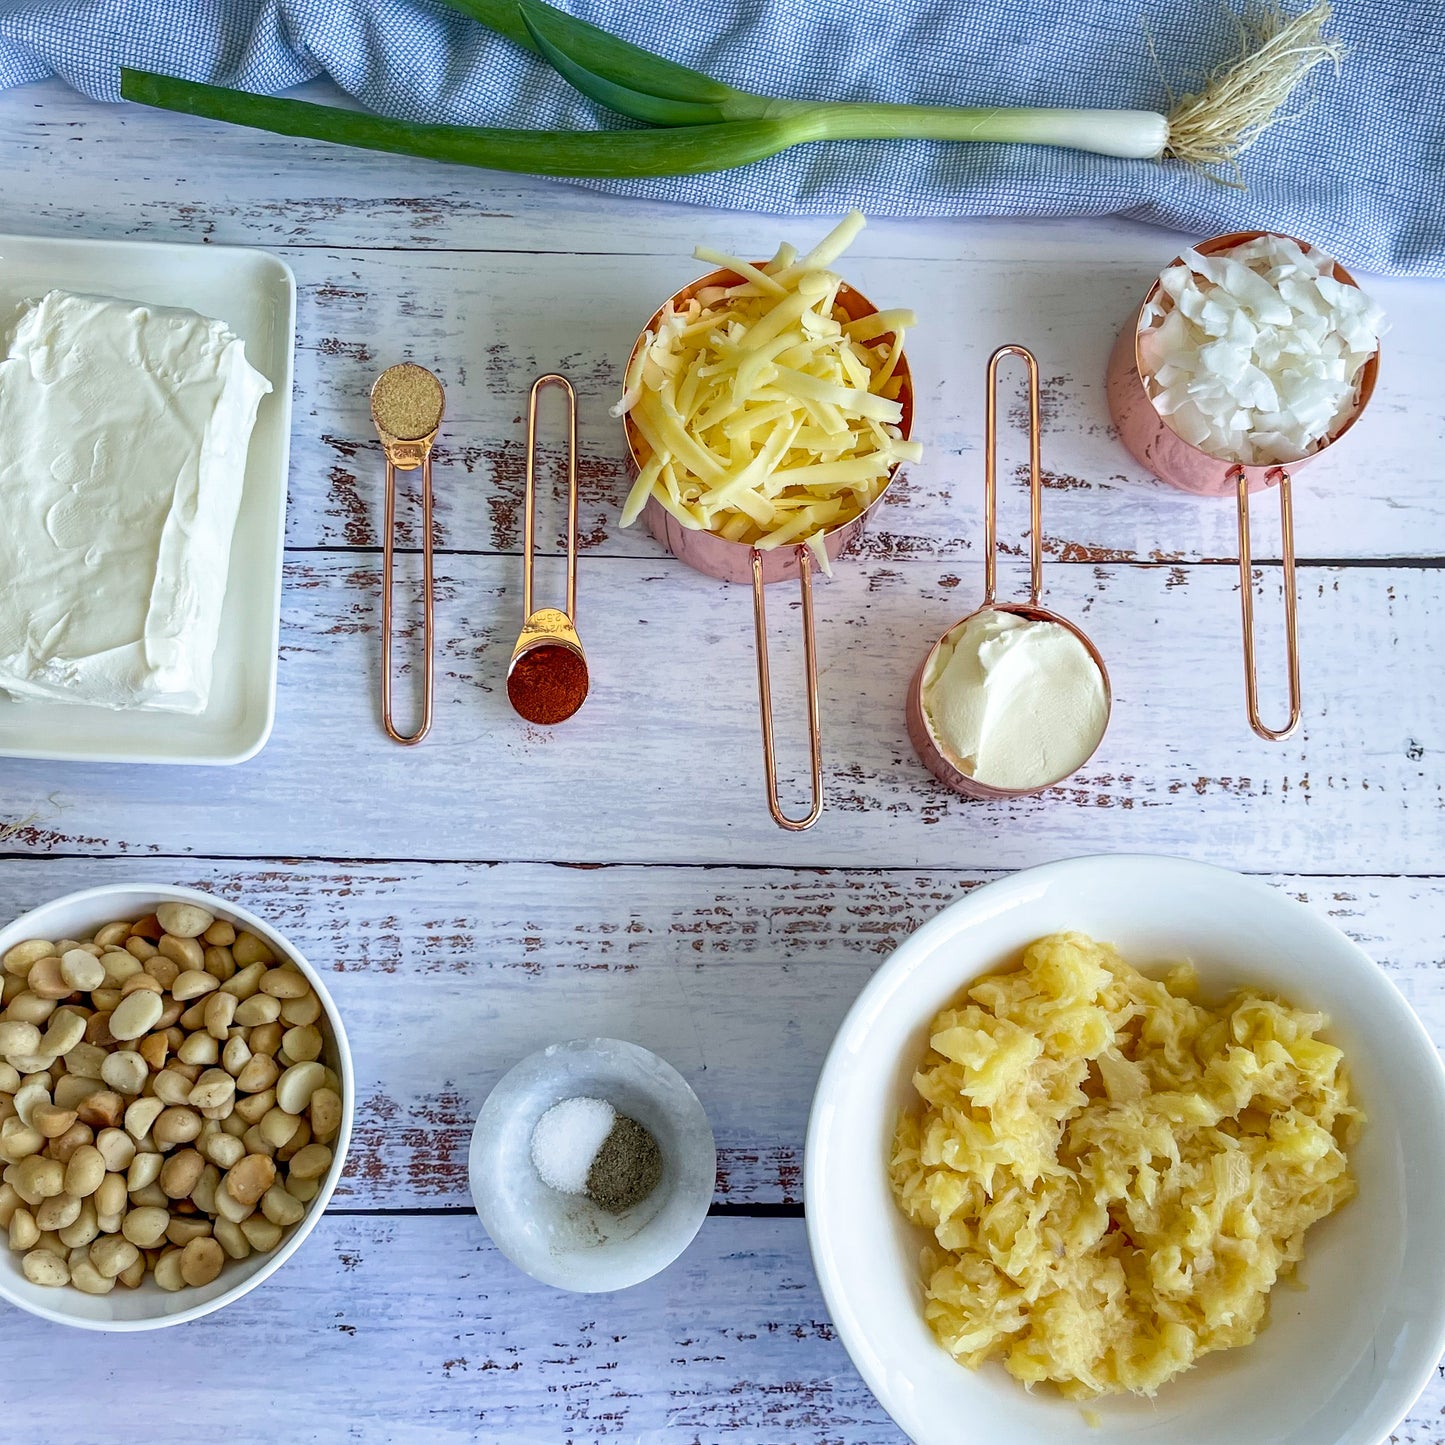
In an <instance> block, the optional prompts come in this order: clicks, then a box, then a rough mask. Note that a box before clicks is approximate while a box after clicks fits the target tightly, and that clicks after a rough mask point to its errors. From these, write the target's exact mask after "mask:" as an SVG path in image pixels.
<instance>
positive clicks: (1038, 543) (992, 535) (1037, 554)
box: [983, 344, 1044, 607]
mask: <svg viewBox="0 0 1445 1445" xmlns="http://www.w3.org/2000/svg"><path fill="white" fill-rule="evenodd" d="M1006 356H1017V357H1018V358H1019V359H1020V360H1021V361H1022V362H1023V364H1024V366H1025V367H1026V368H1027V370H1028V379H1029V602H1030V603H1031V604H1032V605H1033V606H1034V607H1037V606H1038V605H1039V597H1040V595H1041V594H1042V592H1043V590H1044V539H1043V464H1042V461H1041V460H1040V455H1039V430H1040V424H1039V364H1038V362H1037V361H1036V360H1034V354H1033V352H1032V351H1030V350H1029V349H1028V348H1027V347H1026V346H1018V345H1016V344H1010V345H1008V346H1000V347H999V349H998V350H997V351H995V352H994V354H993V355H992V356H990V357H989V359H988V397H987V399H986V401H985V403H984V415H983V531H984V546H985V547H986V548H987V549H988V550H987V553H986V555H985V557H984V562H983V592H984V596H983V605H984V606H985V607H991V606H992V605H993V598H994V591H995V588H996V587H997V585H998V368H999V363H1000V362H1001V361H1002V360H1003V359H1004V357H1006Z"/></svg>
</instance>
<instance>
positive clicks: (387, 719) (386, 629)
mask: <svg viewBox="0 0 1445 1445" xmlns="http://www.w3.org/2000/svg"><path fill="white" fill-rule="evenodd" d="M421 517H422V521H421V525H422V548H421V555H422V578H423V580H422V591H423V597H424V599H425V600H424V610H423V627H422V639H423V641H422V645H423V647H424V648H425V653H426V664H425V666H426V671H425V674H424V678H423V683H422V704H421V726H420V727H419V728H417V730H416V731H415V732H414V733H412V734H411V735H410V736H408V735H407V734H405V733H401V732H398V731H397V728H396V724H395V723H394V722H393V721H392V717H391V590H392V572H393V565H392V563H393V549H394V545H395V541H396V468H395V467H394V466H393V465H392V463H391V459H390V457H388V458H387V463H386V538H385V541H384V543H383V545H382V551H381V556H382V562H381V572H382V577H381V721H382V725H383V726H384V727H385V728H386V732H387V736H388V737H390V738H392V739H393V740H394V741H396V742H399V743H403V744H406V745H407V746H410V745H411V744H413V743H419V742H420V741H421V740H422V739H423V738H424V737H425V736H426V735H427V733H428V732H430V731H431V717H432V623H433V620H434V616H435V608H434V601H433V587H432V542H431V530H432V529H431V453H430V452H429V451H428V452H427V454H426V455H425V456H424V457H423V459H422V464H421Z"/></svg>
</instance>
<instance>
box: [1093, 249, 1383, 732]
mask: <svg viewBox="0 0 1445 1445" xmlns="http://www.w3.org/2000/svg"><path fill="white" fill-rule="evenodd" d="M1261 236H1278V237H1280V238H1281V239H1283V240H1289V241H1294V242H1295V244H1296V245H1298V246H1299V247H1300V248H1301V249H1309V248H1308V247H1307V246H1306V243H1305V242H1303V241H1300V240H1298V239H1297V238H1296V237H1293V236H1286V235H1285V234H1284V232H1282V231H1236V232H1234V233H1232V234H1231V235H1227V236H1215V237H1214V238H1213V239H1212V240H1208V241H1202V242H1200V244H1199V245H1197V246H1195V247H1194V249H1195V250H1196V251H1197V252H1199V254H1200V255H1202V256H1211V255H1214V254H1215V253H1216V252H1219V251H1228V250H1230V249H1232V248H1233V247H1235V246H1242V245H1244V244H1245V243H1246V242H1248V241H1255V240H1258V239H1259V238H1260V237H1261ZM1169 264H1170V265H1171V266H1179V265H1183V264H1184V258H1183V257H1182V256H1176V257H1175V258H1174V260H1173V261H1171V262H1170V263H1169ZM1164 269H1165V270H1167V269H1168V267H1165V268H1164ZM1333 274H1334V277H1335V279H1336V280H1337V281H1339V282H1341V283H1342V284H1343V285H1346V286H1355V285H1356V284H1357V283H1356V281H1355V278H1354V277H1353V276H1351V275H1350V273H1349V272H1348V271H1346V270H1345V268H1344V267H1343V266H1341V265H1340V264H1339V262H1335V263H1334V273H1333ZM1161 295H1162V287H1161V284H1160V281H1159V280H1157V279H1156V280H1155V282H1154V284H1153V286H1151V287H1150V288H1149V292H1148V294H1147V295H1146V296H1145V297H1144V300H1143V301H1142V302H1141V303H1140V305H1139V309H1138V310H1137V311H1135V312H1134V313H1133V315H1132V316H1131V317H1130V318H1129V320H1128V322H1127V323H1126V324H1125V326H1124V329H1123V330H1122V331H1121V332H1120V333H1119V337H1118V340H1117V341H1115V343H1114V349H1113V352H1112V354H1111V355H1110V357H1109V370H1108V375H1107V379H1106V391H1107V394H1108V398H1109V414H1110V416H1111V417H1112V418H1113V420H1114V425H1115V426H1117V427H1118V428H1119V439H1120V440H1121V441H1122V442H1123V443H1124V445H1125V446H1126V447H1127V448H1128V449H1129V451H1130V453H1131V454H1132V455H1133V457H1134V459H1135V460H1136V461H1137V462H1139V464H1140V465H1141V466H1144V467H1146V468H1147V469H1148V470H1149V471H1150V472H1152V473H1153V474H1154V475H1155V476H1156V477H1158V478H1159V480H1160V481H1161V482H1167V483H1168V484H1169V485H1170V486H1171V487H1178V488H1179V489H1180V490H1181V491H1185V492H1193V493H1195V494H1196V495H1198V496H1202V497H1227V496H1230V495H1233V496H1234V498H1235V505H1236V508H1237V510H1238V516H1239V606H1240V618H1241V622H1242V625H1243V632H1244V693H1245V703H1246V706H1247V708H1248V711H1249V725H1250V727H1252V728H1253V729H1254V730H1255V732H1256V733H1258V734H1259V736H1260V737H1262V738H1265V739H1267V740H1268V741H1270V742H1279V741H1281V740H1282V739H1284V738H1287V737H1289V735H1290V734H1291V733H1292V732H1294V730H1295V729H1296V728H1297V727H1298V726H1299V721H1300V713H1301V694H1300V674H1299V628H1298V621H1297V617H1296V594H1295V551H1294V499H1293V497H1292V495H1291V492H1290V475H1291V472H1294V471H1298V470H1299V468H1300V467H1302V466H1304V464H1305V463H1306V462H1310V461H1313V460H1314V459H1315V458H1316V457H1318V456H1322V455H1323V454H1324V453H1325V452H1326V451H1328V450H1329V448H1330V447H1332V446H1333V445H1334V444H1335V443H1336V442H1337V441H1339V439H1340V438H1341V437H1342V436H1344V434H1345V433H1346V432H1347V431H1349V429H1350V428H1351V427H1352V426H1353V425H1354V424H1355V422H1356V421H1357V420H1358V419H1359V417H1360V414H1361V413H1362V412H1363V411H1364V409H1365V406H1366V405H1367V403H1368V402H1369V400H1370V396H1371V395H1372V393H1373V392H1374V390H1375V381H1376V379H1377V377H1378V376H1379V371H1380V354H1379V352H1378V351H1376V353H1375V355H1374V356H1372V357H1371V358H1370V359H1369V360H1368V361H1367V362H1366V363H1365V365H1364V369H1363V370H1362V371H1361V373H1360V379H1359V382H1358V395H1357V398H1356V401H1355V408H1354V410H1353V411H1352V412H1351V413H1350V414H1349V416H1347V417H1346V418H1345V420H1344V421H1343V422H1342V423H1341V424H1340V426H1338V427H1337V428H1336V429H1335V431H1334V432H1333V433H1332V434H1331V435H1330V436H1328V437H1327V438H1326V439H1325V440H1324V441H1323V442H1321V443H1320V445H1319V446H1318V447H1317V448H1316V449H1315V450H1314V451H1312V452H1310V453H1309V455H1308V456H1304V457H1301V458H1300V459H1299V460H1298V461H1294V462H1290V463H1289V465H1288V467H1285V466H1282V465H1280V464H1279V463H1277V462H1272V463H1269V464H1266V465H1254V466H1246V465H1245V464H1244V463H1241V462H1229V461H1222V460H1220V459H1219V458H1218V457H1213V456H1210V454H1209V453H1208V452H1205V451H1201V450H1200V449H1199V448H1198V447H1196V446H1192V445H1191V444H1190V443H1189V442H1186V441H1185V440H1184V439H1183V438H1182V437H1180V436H1179V435H1178V434H1177V433H1176V432H1175V431H1174V430H1173V429H1172V428H1171V427H1170V425H1169V420H1168V418H1167V417H1164V416H1161V415H1160V414H1159V412H1158V411H1156V410H1155V407H1154V403H1153V401H1152V400H1151V398H1150V396H1149V392H1148V389H1147V388H1146V386H1145V384H1144V365H1143V360H1142V358H1141V357H1140V355H1139V337H1140V327H1141V325H1142V324H1143V322H1144V318H1145V316H1146V314H1147V312H1148V308H1149V307H1150V306H1151V305H1152V304H1168V298H1167V297H1165V298H1164V301H1163V303H1161V301H1160V298H1161ZM1275 486H1277V487H1278V488H1279V509H1280V531H1281V545H1280V556H1281V560H1282V562H1283V573H1284V578H1283V580H1284V625H1285V657H1286V667H1287V669H1288V677H1289V717H1288V719H1287V720H1286V722H1285V725H1284V726H1283V727H1281V728H1271V727H1268V726H1266V724H1265V722H1264V720H1263V719H1262V718H1261V717H1260V713H1259V682H1258V671H1257V668H1256V665H1255V656H1254V581H1253V577H1252V575H1251V572H1252V569H1251V563H1250V546H1249V494H1250V493H1251V492H1259V491H1263V490H1264V489H1265V488H1267V487H1275Z"/></svg>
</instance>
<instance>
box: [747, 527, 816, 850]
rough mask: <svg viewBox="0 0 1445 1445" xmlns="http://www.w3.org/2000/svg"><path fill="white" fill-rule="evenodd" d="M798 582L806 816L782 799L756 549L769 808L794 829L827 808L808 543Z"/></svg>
mask: <svg viewBox="0 0 1445 1445" xmlns="http://www.w3.org/2000/svg"><path fill="white" fill-rule="evenodd" d="M796 551H797V557H798V585H799V586H800V588H801V589H802V593H803V666H804V667H805V668H806V669H807V673H808V747H809V751H810V754H811V757H812V764H813V806H812V808H811V809H810V810H809V812H808V814H807V816H806V817H803V818H790V817H788V815H787V814H786V813H784V812H783V805H782V803H781V802H779V800H778V764H777V759H776V757H775V756H774V754H773V689H772V685H771V683H770V681H769V677H768V612H767V603H766V602H765V601H764V600H763V554H762V553H761V552H760V551H758V549H757V548H756V547H754V548H753V549H752V562H753V625H754V627H755V629H756V634H757V637H756V641H757V653H758V705H759V706H760V708H761V709H762V715H763V770H764V772H765V773H766V775H767V780H768V811H769V812H770V813H771V814H772V815H773V822H775V823H776V824H777V825H778V827H780V828H786V829H787V830H788V831H789V832H790V833H801V832H802V831H803V830H804V829H805V828H811V827H812V826H813V824H814V823H816V822H817V821H818V819H819V817H820V816H821V815H822V812H823V745H822V741H821V739H820V737H819V732H818V653H817V643H816V638H815V636H814V631H813V558H812V554H811V553H810V552H809V551H808V548H807V547H806V546H800V547H798V548H797V549H796Z"/></svg>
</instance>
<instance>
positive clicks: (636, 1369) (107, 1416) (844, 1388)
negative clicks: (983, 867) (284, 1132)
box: [0, 1215, 1445, 1445]
mask: <svg viewBox="0 0 1445 1445" xmlns="http://www.w3.org/2000/svg"><path fill="white" fill-rule="evenodd" d="M0 1349H3V1351H4V1354H5V1359H6V1363H7V1371H6V1381H7V1383H6V1405H7V1409H8V1411H9V1413H10V1416H11V1418H17V1419H20V1418H23V1419H25V1420H26V1421H27V1428H26V1433H25V1439H26V1441H27V1445H69V1442H70V1441H73V1440H87V1439H95V1438H104V1437H106V1436H107V1435H108V1433H109V1432H110V1430H111V1428H112V1427H111V1424H110V1422H111V1421H112V1420H113V1418H114V1401H115V1399H116V1398H117V1397H116V1395H115V1394H114V1393H113V1392H114V1391H115V1390H121V1389H125V1388H126V1383H125V1382H127V1381H129V1382H132V1384H131V1388H132V1389H133V1388H134V1385H133V1382H134V1381H136V1380H151V1381H155V1382H158V1383H159V1384H160V1385H161V1386H162V1387H163V1389H164V1402H163V1404H162V1405H161V1406H159V1407H158V1408H155V1409H153V1410H151V1411H150V1412H149V1413H148V1416H147V1423H146V1437H147V1439H150V1440H154V1441H156V1442H157V1445H172V1442H174V1445H184V1442H190V1441H193V1440H196V1439H197V1438H211V1437H215V1438H224V1439H226V1440H230V1441H237V1442H242V1445H251V1442H257V1445H260V1442H263V1441H273V1440H277V1439H285V1440H288V1441H300V1440H308V1441H318V1442H330V1441H343V1440H344V1441H348V1442H373V1441H374V1442H392V1441H399V1440H422V1439H425V1440H427V1441H429V1442H431V1441H435V1442H458V1445H461V1442H467V1445H470V1442H473V1441H479V1440H480V1441H488V1442H490V1441H502V1440H506V1441H508V1442H548V1445H550V1442H555V1441H558V1440H577V1441H586V1440H594V1441H596V1440H610V1439H617V1440H626V1441H637V1442H642V1445H662V1442H667V1445H679V1442H693V1445H708V1442H714V1441H719V1440H740V1441H757V1442H767V1445H784V1442H786V1445H808V1442H816V1445H884V1442H887V1445H895V1442H898V1445H902V1442H903V1439H904V1437H903V1435H902V1434H901V1433H900V1432H899V1431H898V1429H897V1428H896V1427H895V1426H894V1425H893V1424H892V1422H891V1421H889V1419H888V1417H887V1415H886V1414H885V1413H884V1412H883V1409H882V1407H881V1406H880V1405H879V1404H878V1403H877V1401H876V1400H874V1399H873V1397H872V1395H871V1394H870V1393H869V1391H868V1389H867V1388H866V1386H865V1385H864V1384H863V1382H862V1381H861V1380H860V1379H859V1378H858V1376H857V1374H856V1373H855V1371H854V1370H853V1368H852V1365H851V1364H850V1362H849V1360H848V1357H847V1355H846V1354H845V1352H844V1350H843V1347H842V1345H841V1344H840V1343H839V1342H838V1340H837V1339H836V1337H835V1335H834V1331H833V1327H832V1324H831V1323H830V1322H829V1319H828V1315H827V1311H826V1309H825V1307H824V1304H823V1300H822V1298H821V1296H820V1294H819V1293H818V1289H817V1285H816V1283H815V1282H814V1279H813V1275H812V1271H811V1269H810V1267H809V1264H808V1259H807V1246H806V1243H805V1240H804V1236H803V1225H802V1222H801V1221H800V1220H765V1219H711V1220H708V1221H707V1222H706V1223H705V1224H704V1225H703V1229H702V1233H701V1234H700V1235H699V1237H698V1239H697V1240H696V1241H695V1243H694V1244H693V1246H692V1248H691V1249H690V1250H689V1251H688V1252H687V1253H686V1254H684V1255H683V1257H682V1259H681V1260H679V1261H678V1262H677V1263H676V1264H674V1265H673V1266H672V1267H671V1268H670V1269H668V1270H667V1271H665V1272H664V1273H663V1274H661V1275H660V1276H658V1277H656V1278H655V1279H653V1280H650V1281H649V1282H647V1283H646V1284H643V1285H639V1286H638V1287H637V1288H635V1289H632V1290H628V1291H625V1292H623V1293H621V1294H614V1295H593V1296H575V1295H563V1294H559V1293H557V1292H556V1291H553V1290H549V1289H547V1288H546V1287H544V1286H542V1285H538V1284H534V1283H533V1282H532V1281H531V1280H529V1279H527V1278H526V1277H525V1276H523V1275H522V1274H520V1273H519V1272H518V1271H516V1270H515V1269H513V1268H512V1266H511V1265H510V1264H509V1263H508V1262H507V1261H506V1260H505V1259H504V1258H502V1256H501V1255H500V1254H498V1252H497V1251H496V1250H495V1249H494V1248H493V1247H492V1246H491V1244H490V1242H489V1241H487V1239H486V1237H485V1235H484V1234H483V1232H482V1230H481V1227H480V1226H479V1225H478V1224H477V1221H476V1219H475V1218H474V1217H472V1216H470V1215H466V1216H459V1217H456V1218H418V1217H415V1216H412V1217H404V1218H391V1219H388V1218H380V1219H378V1218H339V1217H337V1216H335V1215H332V1216H330V1217H328V1218H327V1219H324V1220H323V1221H322V1222H321V1223H320V1225H319V1226H318V1227H317V1230H316V1232H315V1234H314V1235H313V1236H312V1237H311V1239H310V1240H309V1241H308V1242H307V1244H306V1245H305V1247H304V1248H303V1249H302V1250H301V1252H300V1253H299V1254H298V1255H297V1256H296V1258H295V1259H293V1260H292V1261H291V1262H290V1263H289V1264H287V1265H286V1266H285V1267H284V1268H283V1269H282V1270H281V1271H280V1272H279V1273H278V1274H276V1275H275V1276H274V1277H273V1278H272V1279H271V1280H269V1281H268V1282H267V1283H266V1284H264V1285H262V1286H261V1287H260V1288H259V1289H257V1290H256V1291H254V1292H253V1293H252V1294H250V1295H248V1296H246V1297H245V1298H244V1299H242V1300H239V1301H237V1302H236V1303H235V1304H234V1305H232V1306H230V1307H229V1308H228V1309H225V1310H222V1311H221V1312H219V1313H218V1314H214V1315H211V1316H209V1317H208V1318H207V1319H204V1320H201V1321H199V1322H197V1323H196V1324H192V1325H188V1326H186V1327H185V1328H184V1329H176V1330H167V1331H165V1332H163V1333H160V1334H152V1335H129V1336H105V1335H96V1334H89V1333H85V1332H82V1331H78V1330H66V1329H65V1328H64V1327H63V1326H59V1325H52V1324H48V1323H45V1322H43V1321H40V1320H35V1319H32V1318H31V1317H30V1316H28V1315H22V1314H20V1313H19V1312H17V1311H12V1310H5V1311H3V1313H0ZM57 1360H63V1361H64V1370H65V1375H64V1378H65V1379H66V1380H68V1381H70V1382H72V1383H71V1386H70V1388H65V1389H62V1388H58V1384H59V1381H60V1378H61V1377H60V1376H59V1375H58V1374H57V1369H56V1361H57ZM303 1381H304V1384H303V1383H302V1382H303ZM75 1382H80V1383H79V1387H78V1388H77V1387H76V1383H75ZM1442 1405H1445V1388H1442V1387H1441V1386H1440V1385H1439V1384H1436V1385H1433V1386H1432V1387H1431V1388H1430V1389H1429V1390H1427V1392H1426V1393H1425V1395H1424V1396H1422V1397H1421V1399H1420V1400H1419V1402H1418V1403H1417V1404H1416V1406H1415V1408H1414V1410H1413V1411H1412V1412H1411V1415H1410V1418H1409V1420H1408V1421H1407V1422H1406V1423H1405V1424H1404V1425H1402V1426H1401V1427H1400V1429H1399V1430H1398V1431H1397V1432H1396V1434H1395V1435H1394V1436H1392V1439H1393V1440H1395V1441H1398V1442H1400V1445H1440V1442H1441V1441H1442V1440H1445V1434H1442V1432H1441V1429H1440V1421H1439V1411H1440V1409H1441V1406H1442ZM1241 1438H1242V1439H1243V1438H1244V1437H1241Z"/></svg>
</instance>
